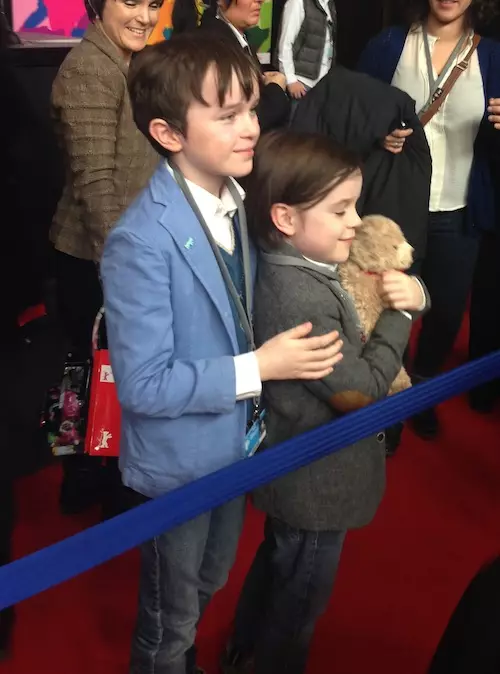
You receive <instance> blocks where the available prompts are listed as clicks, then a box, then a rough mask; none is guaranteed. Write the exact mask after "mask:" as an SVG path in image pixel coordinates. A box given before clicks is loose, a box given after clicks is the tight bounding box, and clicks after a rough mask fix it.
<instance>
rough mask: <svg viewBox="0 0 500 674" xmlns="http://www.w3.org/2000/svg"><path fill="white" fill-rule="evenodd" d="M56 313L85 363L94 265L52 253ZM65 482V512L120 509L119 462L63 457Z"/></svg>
mask: <svg viewBox="0 0 500 674" xmlns="http://www.w3.org/2000/svg"><path fill="white" fill-rule="evenodd" d="M55 275H56V284H57V285H56V301H57V311H58V315H59V318H60V320H61V323H62V325H63V328H64V331H65V332H66V336H67V338H68V340H69V343H70V350H71V353H72V357H73V358H74V359H75V360H87V359H88V358H90V356H91V354H92V329H93V326H94V322H95V318H96V315H97V312H98V311H99V309H100V308H101V307H102V304H103V294H102V288H101V283H100V280H99V274H98V271H97V266H96V265H95V264H94V263H93V262H92V261H90V260H81V259H79V258H76V257H73V256H72V255H66V254H65V253H61V252H60V251H56V252H55ZM62 464H63V471H64V479H63V484H62V488H61V504H62V506H63V507H64V508H65V509H66V510H67V511H68V512H76V511H79V510H81V509H83V508H85V507H87V506H90V505H92V504H94V503H101V505H102V506H103V511H104V513H103V514H104V516H105V517H109V516H113V515H115V514H117V513H119V512H121V511H122V510H123V505H122V503H121V502H122V499H123V493H122V492H123V488H122V485H121V478H120V472H119V470H118V461H117V459H115V458H108V459H106V461H105V462H104V463H103V462H102V461H101V460H100V459H98V458H96V457H90V456H87V455H75V456H65V457H63V459H62Z"/></svg>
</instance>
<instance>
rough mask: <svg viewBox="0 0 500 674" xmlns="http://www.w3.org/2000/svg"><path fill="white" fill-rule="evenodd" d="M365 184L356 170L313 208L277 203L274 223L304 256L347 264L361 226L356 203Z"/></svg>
mask: <svg viewBox="0 0 500 674" xmlns="http://www.w3.org/2000/svg"><path fill="white" fill-rule="evenodd" d="M362 184H363V179H362V177H361V171H356V172H355V173H353V174H352V175H351V176H349V177H348V178H347V179H346V180H344V182H342V183H341V184H340V185H337V186H336V187H334V188H333V189H332V190H331V191H330V192H329V193H328V194H327V196H326V197H325V198H324V199H323V200H322V201H320V202H319V203H318V204H316V205H315V206H312V207H311V208H307V209H303V208H302V209H301V208H299V207H297V206H287V205H285V204H274V205H273V207H272V211H271V215H272V217H273V221H274V224H275V226H276V227H277V228H278V229H279V230H280V231H281V232H282V233H283V234H285V236H286V237H287V240H288V242H289V243H291V244H292V245H293V246H294V247H295V248H296V249H297V250H298V251H299V252H300V253H302V255H303V256H304V257H306V258H309V259H310V260H314V261H315V262H323V263H326V264H337V263H341V262H345V261H346V260H347V259H348V257H349V253H350V250H351V244H352V242H353V240H354V237H355V236H356V228H357V227H359V225H360V224H361V220H360V217H359V215H358V213H357V211H356V203H357V201H358V199H359V196H360V194H361V187H362Z"/></svg>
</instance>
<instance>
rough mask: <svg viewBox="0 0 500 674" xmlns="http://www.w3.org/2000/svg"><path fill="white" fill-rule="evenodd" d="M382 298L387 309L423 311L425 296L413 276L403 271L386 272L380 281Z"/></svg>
mask: <svg viewBox="0 0 500 674" xmlns="http://www.w3.org/2000/svg"><path fill="white" fill-rule="evenodd" d="M380 296H381V298H382V300H383V302H384V304H385V305H386V306H387V307H390V308H391V309H397V310H398V311H422V310H423V309H424V308H425V294H424V291H423V290H422V286H421V285H420V283H419V282H418V281H417V279H416V278H414V277H413V276H408V274H405V273H404V272H401V271H386V272H384V273H383V274H382V278H381V280H380Z"/></svg>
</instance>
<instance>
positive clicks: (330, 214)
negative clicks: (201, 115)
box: [223, 132, 428, 674]
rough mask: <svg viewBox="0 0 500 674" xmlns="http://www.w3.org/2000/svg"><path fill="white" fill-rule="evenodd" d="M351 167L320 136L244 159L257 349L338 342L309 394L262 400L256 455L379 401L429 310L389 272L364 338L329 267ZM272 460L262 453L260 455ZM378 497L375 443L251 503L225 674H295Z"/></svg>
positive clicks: (360, 445) (346, 215) (265, 491)
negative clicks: (302, 326) (298, 329)
mask: <svg viewBox="0 0 500 674" xmlns="http://www.w3.org/2000/svg"><path fill="white" fill-rule="evenodd" d="M361 186H362V174H361V170H360V164H359V161H358V160H357V158H356V157H354V156H353V155H352V154H351V153H349V152H347V151H344V150H342V149H340V148H339V147H338V146H336V145H335V144H334V143H333V142H332V141H330V140H329V139H328V138H325V137H324V136H314V135H305V134H297V133H290V132H289V133H287V134H284V133H275V134H272V135H268V136H265V137H264V138H263V139H262V140H261V142H260V144H259V146H258V148H257V151H256V156H255V163H254V173H253V177H252V178H251V180H250V184H249V185H248V192H247V202H246V203H247V210H248V214H249V226H250V227H251V231H252V232H253V235H254V237H255V239H256V240H257V241H258V243H259V245H260V248H261V257H260V261H259V272H258V281H257V289H256V295H255V334H256V338H257V341H258V343H262V342H263V341H265V340H267V339H269V338H270V337H272V336H273V335H275V334H277V333H278V332H281V331H282V330H286V329H288V328H291V327H292V326H294V325H297V324H298V323H301V322H306V321H310V322H311V323H312V324H313V333H314V334H318V335H319V334H323V333H324V332H328V331H331V330H338V331H339V333H340V336H341V339H342V340H343V342H344V345H343V348H342V353H343V359H342V361H341V362H340V363H339V364H338V365H337V366H336V367H335V370H334V372H332V373H331V374H329V375H328V376H327V377H325V378H324V379H322V380H320V381H317V382H314V383H312V382H301V381H293V382H292V381H290V382H270V383H269V384H266V386H265V387H264V405H265V408H266V410H267V429H268V440H267V446H268V447H272V445H274V444H276V443H279V442H282V441H284V440H287V439H289V438H291V437H294V436H296V435H299V434H300V433H304V432H306V431H308V430H311V429H313V428H315V427H317V426H320V425H322V424H325V423H328V422H330V421H332V420H334V419H336V418H339V417H340V416H342V415H344V414H346V413H348V412H350V411H352V410H355V409H358V408H360V407H363V406H365V405H367V404H370V403H371V402H374V401H376V400H380V399H381V398H384V397H385V396H386V395H387V393H388V390H389V387H390V385H391V384H392V382H393V380H394V379H395V377H396V375H397V374H398V372H399V370H400V368H401V365H402V358H403V353H404V351H405V349H406V346H407V344H408V339H409V337H410V332H411V328H412V322H413V319H414V318H415V317H416V316H417V315H418V314H419V313H420V312H421V311H423V310H424V309H425V308H426V307H427V305H428V297H427V293H426V291H425V289H424V287H423V285H422V283H421V282H420V281H419V280H417V279H416V278H414V277H412V276H408V275H406V274H404V273H402V272H388V273H386V274H384V275H383V276H382V278H381V281H380V289H381V294H382V295H383V297H384V299H385V303H386V305H387V307H388V308H387V309H386V310H384V312H383V313H382V315H381V316H380V318H379V321H378V323H377V324H376V326H375V328H374V330H373V332H372V334H371V335H370V336H369V338H368V339H367V338H366V337H365V335H364V334H363V332H362V330H361V328H360V325H359V320H358V316H357V314H356V310H355V308H354V304H353V303H352V300H351V299H350V297H349V296H348V295H347V293H346V292H345V291H344V290H343V288H342V287H341V285H340V283H339V280H338V277H337V273H336V266H337V264H338V263H341V262H344V261H346V260H347V258H348V256H349V250H350V245H351V243H352V241H353V239H354V237H355V235H356V228H357V227H358V226H359V224H360V222H361V221H360V218H359V216H358V214H357V212H356V202H357V201H358V198H359V195H360V192H361ZM270 451H272V450H270ZM384 486H385V439H384V434H383V433H379V434H377V435H373V436H371V437H369V438H366V439H364V440H360V441H359V442H356V443H355V444H354V445H352V446H350V447H346V448H345V449H343V450H342V451H340V452H338V453H336V454H333V455H331V456H328V457H326V458H324V459H322V460H321V461H318V462H316V463H314V464H311V465H309V466H306V467H305V468H302V469H301V470H299V471H296V472H294V473H291V474H289V475H286V476H285V477H283V478H280V479H278V480H276V481H275V482H273V483H271V484H269V485H266V486H265V487H262V488H261V489H259V490H258V491H257V492H256V493H255V495H254V499H255V505H256V506H257V507H258V508H259V509H261V510H263V511H264V512H265V513H266V514H267V515H268V517H267V522H266V534H265V540H264V542H263V543H262V545H261V547H260V549H259V551H258V553H257V556H256V558H255V561H254V563H253V566H252V568H251V570H250V573H249V576H248V578H247V581H246V583H245V588H244V590H243V593H242V596H241V599H240V602H239V606H238V609H237V615H236V623H235V629H234V634H233V638H232V642H231V645H230V647H229V649H228V651H227V652H226V655H225V657H224V661H223V664H224V671H225V672H226V674H229V673H235V672H245V671H249V669H248V667H249V664H250V662H252V661H253V667H254V670H253V671H254V672H255V674H284V673H285V672H286V674H302V673H303V672H304V671H305V668H306V664H307V656H308V650H309V644H310V641H311V638H312V635H313V632H314V627H315V624H316V621H317V619H318V618H319V617H320V615H321V614H322V613H323V612H324V610H325V609H326V607H327V604H328V600H329V597H330V594H331V590H332V586H333V582H334V578H335V574H336V570H337V566H338V562H339V558H340V553H341V550H342V544H343V541H344V537H345V532H346V531H347V530H348V529H352V528H358V527H362V526H364V525H366V524H368V523H369V522H370V521H371V519H372V518H373V516H374V515H375V512H376V510H377V507H378V505H379V503H380V500H381V498H382V495H383V492H384Z"/></svg>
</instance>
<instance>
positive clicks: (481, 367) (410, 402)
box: [0, 351, 500, 610]
mask: <svg viewBox="0 0 500 674" xmlns="http://www.w3.org/2000/svg"><path fill="white" fill-rule="evenodd" d="M499 376H500V351H498V352H495V353H494V354H491V355H489V356H486V357H485V358H482V359H480V360H477V361H474V362H472V363H469V364H468V365H464V366H463V367H460V368H457V369H456V370H453V371H451V372H448V373H447V374H444V375H442V376H441V377H437V378H435V379H433V380H431V381H428V382H425V383H423V384H419V385H418V386H416V387H414V388H412V389H408V390H407V391H404V392H402V393H400V394H398V395H396V396H393V397H391V398H386V399H385V400H382V401H380V402H378V403H375V404H373V405H370V406H369V407H365V408H364V409H362V410H359V411H357V412H353V413H352V414H349V415H347V416H345V417H343V418H341V419H339V420H337V421H334V422H332V423H330V424H327V425H326V426H322V427H321V428H317V429H315V430H313V431H310V432H309V433H306V434H304V435H301V436H298V437H296V438H293V439H291V440H288V441H287V442H284V443H282V444H280V445H277V446H276V447H274V448H273V449H272V450H270V451H266V452H262V453H261V454H257V455H256V456H254V457H252V458H251V459H245V460H244V461H239V462H238V463H236V464H233V465H231V466H228V467H227V468H223V469H222V470H219V471H217V472H215V473H212V474H210V475H207V476H206V477H203V478H201V479H199V480H196V481H195V482H192V483H191V484H188V485H186V486H184V487H180V488H179V489H176V490H174V491H171V492H169V493H168V494H165V496H161V497H160V498H158V499H155V500H154V501H150V502H148V503H146V504H145V505H142V506H139V507H138V508H134V509H133V510H130V511H129V512H127V513H125V514H123V515H120V516H119V517H116V518H114V519H112V520H109V521H107V522H104V523H102V524H99V525H97V526H95V527H91V528H90V529H87V530H85V531H82V532H81V533H79V534H76V535H75V536H72V537H70V538H67V539H65V540H63V541H61V542H59V543H56V544H55V545H51V546H50V547H48V548H44V549H43V550H39V551H38V552H35V553H33V554H31V555H28V556H27V557H23V558H22V559H19V560H17V561H15V562H12V563H11V564H8V565H6V566H3V567H0V610H1V609H3V608H5V607H7V606H10V605H12V604H16V603H18V602H20V601H23V600H24V599H28V598H29V597H32V596H33V595H35V594H38V593H39V592H43V591H44V590H47V589H48V588H50V587H53V586H54V585H58V584H59V583H62V582H63V581H65V580H69V579H70V578H73V577H74V576H78V575H79V574H81V573H83V572H84V571H88V570H89V569H92V568H93V567H95V566H98V565H99V564H102V563H103V562H106V561H108V560H110V559H112V558H113V557H116V556H117V555H120V554H122V553H123V552H126V551H127V550H130V549H131V548H134V547H136V546H137V545H139V544H141V543H143V542H144V541H147V540H149V539H151V538H153V537H154V536H158V535H160V534H162V533H163V532H165V531H168V530H169V529H172V528H173V527H176V526H178V525H179V524H182V523H183V522H187V521H188V520H190V519H193V518H194V517H197V516H198V515H201V514H202V513H204V512H207V511H208V510H212V509H213V508H216V507H218V506H220V505H222V504H223V503H226V502H227V501H230V500H232V499H234V498H236V497H238V496H241V495H242V494H245V493H247V492H249V491H252V490H253V489H255V488H256V487H259V486H261V485H263V484H266V483H267V482H270V481H272V480H274V479H275V478H277V477H280V476H282V475H284V474H286V473H289V472H291V471H293V470H297V469H298V468H302V467H303V466H305V465H307V464H309V463H311V462H313V461H317V460H318V459H321V458H323V457H325V456H327V455H328V454H332V453H333V452H337V451H339V450H341V449H343V448H344V447H347V446H349V445H351V444H353V443H354V442H357V441H358V440H361V439H362V438H366V437H368V436H370V435H373V434H374V433H378V432H379V431H382V430H384V429H385V428H387V427H388V426H391V425H392V424H395V423H397V422H399V421H403V420H404V419H407V418H408V417H411V416H413V415H414V414H416V413H417V412H421V411H422V410H424V409H427V408H428V407H432V406H433V405H436V404H438V403H440V402H443V401H444V400H446V399H447V398H450V397H453V396H455V395H458V394H460V393H463V392H464V391H467V390H469V389H470V388H473V387H474V386H477V385H479V384H483V383H484V382H486V381H489V380H490V379H494V378H496V377H499Z"/></svg>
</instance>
